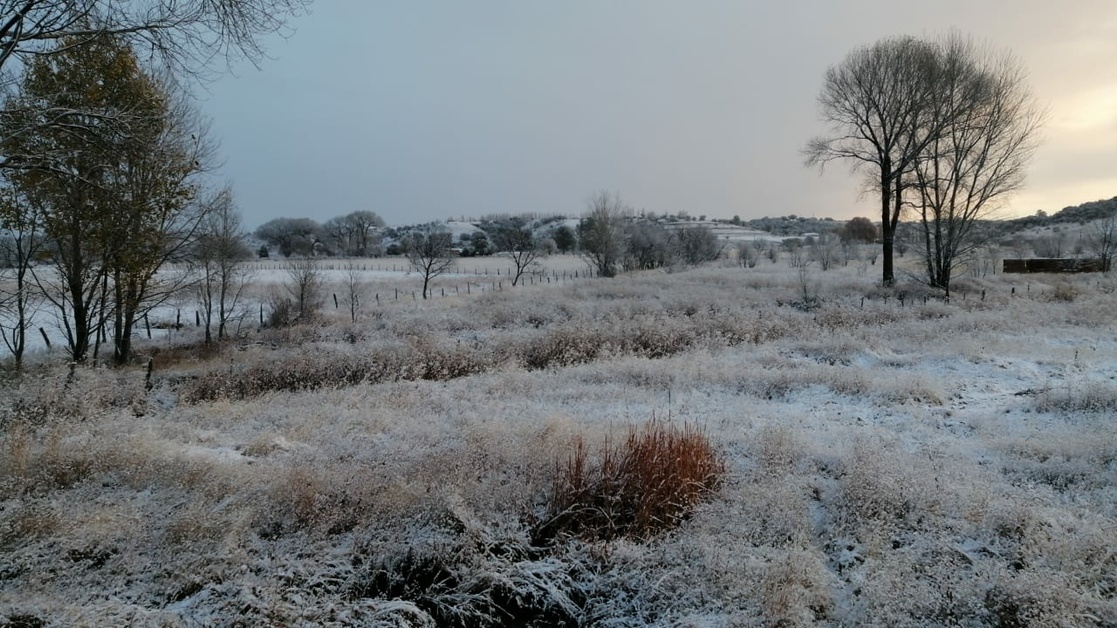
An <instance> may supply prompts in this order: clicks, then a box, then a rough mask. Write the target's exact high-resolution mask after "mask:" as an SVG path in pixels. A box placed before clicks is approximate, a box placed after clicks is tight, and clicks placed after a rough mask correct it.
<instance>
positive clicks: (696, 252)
mask: <svg viewBox="0 0 1117 628" xmlns="http://www.w3.org/2000/svg"><path fill="white" fill-rule="evenodd" d="M577 236H578V245H579V248H580V250H581V254H582V256H583V257H585V259H586V261H587V263H589V265H590V266H591V267H592V268H593V269H594V270H595V271H596V272H597V273H598V274H599V275H600V276H602V277H613V276H616V275H617V273H619V272H622V271H625V270H649V269H654V268H662V267H665V266H670V265H673V264H679V263H682V264H701V263H704V262H709V261H712V260H715V259H717V258H718V256H719V255H720V254H721V251H722V244H721V242H719V241H718V239H717V236H716V235H715V234H714V232H713V231H712V230H711V229H710V228H709V227H707V226H704V225H693V226H678V225H672V228H671V229H668V228H667V227H666V226H664V225H663V224H660V223H658V222H654V221H651V220H648V219H647V217H646V216H645V217H644V218H643V219H641V218H637V217H636V215H635V213H634V212H633V211H632V208H630V207H629V206H628V205H626V204H625V203H624V201H623V200H621V197H620V196H619V195H618V194H615V193H610V192H598V193H597V194H595V195H594V196H593V197H592V198H591V199H590V202H589V210H588V211H587V212H586V214H585V215H584V216H583V217H582V220H581V221H580V222H579V223H578V232H577Z"/></svg>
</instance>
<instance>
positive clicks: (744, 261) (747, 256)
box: [737, 240, 760, 268]
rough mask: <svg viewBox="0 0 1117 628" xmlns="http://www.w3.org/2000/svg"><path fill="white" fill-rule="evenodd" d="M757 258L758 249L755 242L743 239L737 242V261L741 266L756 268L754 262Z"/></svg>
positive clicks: (758, 254) (758, 257)
mask: <svg viewBox="0 0 1117 628" xmlns="http://www.w3.org/2000/svg"><path fill="white" fill-rule="evenodd" d="M759 260H760V249H759V248H757V246H756V243H755V242H749V241H748V240H744V241H741V242H738V243H737V263H738V264H740V265H741V268H756V262H757V261H759Z"/></svg>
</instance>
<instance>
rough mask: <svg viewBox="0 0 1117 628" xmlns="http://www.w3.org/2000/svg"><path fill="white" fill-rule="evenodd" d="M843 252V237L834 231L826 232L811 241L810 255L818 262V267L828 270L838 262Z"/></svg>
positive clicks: (811, 258) (812, 259)
mask: <svg viewBox="0 0 1117 628" xmlns="http://www.w3.org/2000/svg"><path fill="white" fill-rule="evenodd" d="M841 252H842V240H841V238H839V237H838V236H837V235H836V234H833V233H824V234H822V235H820V236H818V237H817V238H815V239H814V241H813V242H811V245H810V251H809V255H810V260H811V261H813V262H818V267H819V268H821V269H822V270H824V271H826V270H830V268H831V267H833V266H834V264H837V263H838V259H839V258H840V256H841Z"/></svg>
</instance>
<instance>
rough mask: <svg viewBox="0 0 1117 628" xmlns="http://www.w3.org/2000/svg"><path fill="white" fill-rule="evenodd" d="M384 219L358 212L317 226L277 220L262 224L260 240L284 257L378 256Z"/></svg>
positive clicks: (310, 222) (312, 222) (302, 220)
mask: <svg viewBox="0 0 1117 628" xmlns="http://www.w3.org/2000/svg"><path fill="white" fill-rule="evenodd" d="M383 229H384V219H382V218H381V217H380V216H379V215H377V214H376V213H375V212H371V211H355V212H351V213H349V214H345V215H344V216H337V217H335V218H331V219H329V220H327V221H326V222H325V223H321V224H320V223H318V222H317V221H316V220H313V219H310V218H275V219H272V220H269V221H268V222H266V223H264V224H262V225H260V226H259V227H258V228H257V229H256V232H255V235H256V237H257V238H259V239H260V240H261V241H263V242H265V243H267V244H268V245H270V246H272V247H274V248H275V249H276V250H277V251H278V252H279V254H280V255H282V256H283V257H314V256H317V255H341V256H347V257H379V256H380V255H383V254H384V251H383V249H382V248H381V246H380V245H381V241H382V236H381V230H383Z"/></svg>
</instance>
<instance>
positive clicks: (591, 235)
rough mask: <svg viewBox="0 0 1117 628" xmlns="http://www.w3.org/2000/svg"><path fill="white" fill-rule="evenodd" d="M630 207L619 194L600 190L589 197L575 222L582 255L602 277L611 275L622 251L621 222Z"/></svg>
mask: <svg viewBox="0 0 1117 628" xmlns="http://www.w3.org/2000/svg"><path fill="white" fill-rule="evenodd" d="M631 213H632V210H631V209H630V208H629V207H628V206H627V205H625V204H624V201H622V200H621V197H620V195H619V194H615V193H610V192H606V191H601V192H598V193H596V194H594V195H593V197H592V198H590V201H589V211H587V212H586V214H585V215H584V216H582V220H581V222H579V223H578V237H579V239H580V240H581V246H582V256H583V257H585V259H586V262H587V263H588V264H589V265H590V266H591V267H592V268H593V269H594V270H596V271H597V274H598V275H600V276H602V277H614V276H616V274H617V272H618V271H619V270H620V265H621V262H622V261H623V260H624V255H625V249H626V246H625V228H624V227H625V222H626V221H627V218H628V216H629V215H631Z"/></svg>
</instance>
